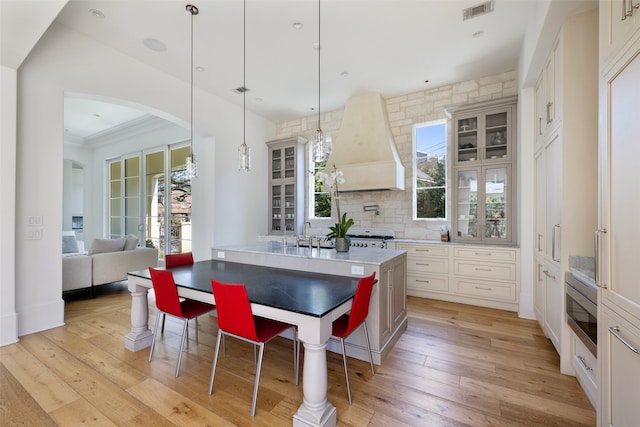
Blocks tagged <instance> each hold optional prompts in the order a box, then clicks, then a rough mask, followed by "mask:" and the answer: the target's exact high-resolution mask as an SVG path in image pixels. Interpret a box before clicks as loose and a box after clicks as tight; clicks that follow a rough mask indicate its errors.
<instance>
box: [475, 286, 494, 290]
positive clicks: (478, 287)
mask: <svg viewBox="0 0 640 427" xmlns="http://www.w3.org/2000/svg"><path fill="white" fill-rule="evenodd" d="M476 289H478V290H480V291H492V290H493V288H489V287H487V286H476Z"/></svg>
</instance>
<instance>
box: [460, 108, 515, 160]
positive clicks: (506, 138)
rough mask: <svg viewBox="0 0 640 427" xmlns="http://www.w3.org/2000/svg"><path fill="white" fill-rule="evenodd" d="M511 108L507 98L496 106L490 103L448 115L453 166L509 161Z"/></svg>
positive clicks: (512, 121)
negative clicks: (452, 141)
mask: <svg viewBox="0 0 640 427" xmlns="http://www.w3.org/2000/svg"><path fill="white" fill-rule="evenodd" d="M492 106H495V108H492ZM515 107H516V99H515V98H509V100H505V101H503V102H500V103H499V104H498V105H497V106H496V104H495V103H493V102H492V103H489V104H487V105H484V106H482V105H476V106H474V107H472V108H470V109H469V110H468V109H467V108H464V109H462V108H461V109H457V111H456V112H455V113H454V114H453V116H452V118H453V129H454V147H455V148H454V150H455V163H456V165H460V166H462V165H464V166H468V165H469V164H470V163H473V162H486V161H492V162H502V161H508V160H511V159H512V157H513V156H512V153H511V151H512V148H511V147H513V146H514V145H513V144H512V142H513V138H514V137H515V135H516V134H515V132H514V123H515V114H514V112H515Z"/></svg>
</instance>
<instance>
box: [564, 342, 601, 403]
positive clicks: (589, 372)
mask: <svg viewBox="0 0 640 427" xmlns="http://www.w3.org/2000/svg"><path fill="white" fill-rule="evenodd" d="M571 338H572V340H571V343H572V348H573V356H572V359H571V362H572V364H573V369H575V371H576V378H578V382H579V383H580V385H581V386H582V389H583V390H584V392H585V394H586V395H587V397H588V398H589V401H590V402H591V405H592V406H593V407H594V408H596V412H597V408H598V361H597V359H596V357H595V356H594V355H593V354H592V353H591V352H590V351H589V349H587V347H585V345H584V344H583V343H582V341H580V338H578V336H577V335H576V334H574V333H573V331H572V332H571Z"/></svg>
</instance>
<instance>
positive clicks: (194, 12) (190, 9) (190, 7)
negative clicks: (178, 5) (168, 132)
mask: <svg viewBox="0 0 640 427" xmlns="http://www.w3.org/2000/svg"><path fill="white" fill-rule="evenodd" d="M186 9H187V11H188V12H189V13H191V64H190V65H191V69H190V80H191V81H190V85H191V92H190V101H189V102H190V106H189V108H190V109H191V111H190V115H191V123H190V125H189V130H190V141H189V145H190V147H189V148H190V151H191V160H193V16H194V15H197V14H198V8H197V7H196V6H194V5H192V4H188V5H187V7H186Z"/></svg>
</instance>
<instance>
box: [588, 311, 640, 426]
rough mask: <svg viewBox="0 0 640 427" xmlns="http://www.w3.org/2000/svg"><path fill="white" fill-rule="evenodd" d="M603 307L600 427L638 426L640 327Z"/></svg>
mask: <svg viewBox="0 0 640 427" xmlns="http://www.w3.org/2000/svg"><path fill="white" fill-rule="evenodd" d="M635 322H636V323H635V324H634V323H631V322H629V320H628V319H627V318H625V317H623V316H620V315H619V314H617V313H616V312H615V311H614V310H611V309H609V307H607V306H604V307H603V308H602V309H601V310H600V315H599V318H598V361H599V369H600V373H601V376H600V378H601V382H600V388H599V389H600V408H599V409H600V411H599V414H598V416H599V417H600V423H599V425H601V426H607V427H609V426H612V427H629V426H637V425H638V420H640V404H638V387H640V327H638V320H637V319H636V321H635Z"/></svg>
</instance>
